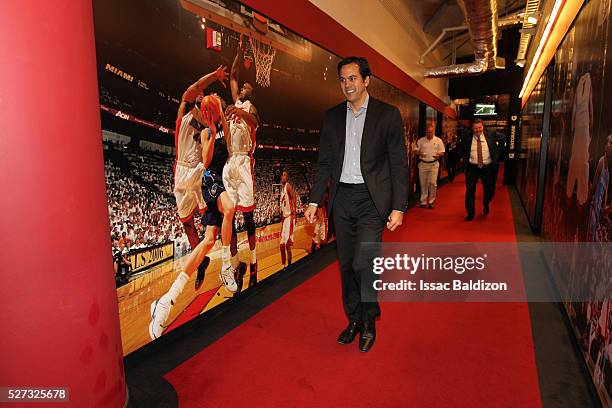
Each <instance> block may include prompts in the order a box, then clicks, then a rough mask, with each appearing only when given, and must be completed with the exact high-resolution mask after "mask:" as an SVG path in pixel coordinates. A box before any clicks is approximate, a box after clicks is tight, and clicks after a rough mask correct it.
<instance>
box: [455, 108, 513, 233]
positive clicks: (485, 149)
mask: <svg viewBox="0 0 612 408" xmlns="http://www.w3.org/2000/svg"><path fill="white" fill-rule="evenodd" d="M505 143H506V136H504V135H502V134H501V133H498V132H496V131H487V132H485V131H484V124H483V121H482V119H474V121H473V122H472V133H471V134H468V135H467V137H464V138H463V139H462V140H461V142H460V146H459V149H460V151H461V154H462V155H463V160H464V163H465V210H466V211H467V216H466V217H465V220H466V221H472V220H473V219H474V216H475V215H476V184H477V183H478V179H481V180H482V189H483V198H482V205H483V209H482V212H483V213H484V215H487V214H489V203H490V202H491V200H492V199H493V196H494V195H495V182H496V179H497V170H498V169H499V158H500V155H501V150H502V149H503V148H504V145H505Z"/></svg>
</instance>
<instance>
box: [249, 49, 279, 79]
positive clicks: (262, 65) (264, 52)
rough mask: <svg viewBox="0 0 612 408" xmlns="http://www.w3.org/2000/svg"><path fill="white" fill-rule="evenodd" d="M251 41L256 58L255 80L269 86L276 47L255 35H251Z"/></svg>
mask: <svg viewBox="0 0 612 408" xmlns="http://www.w3.org/2000/svg"><path fill="white" fill-rule="evenodd" d="M249 43H250V44H251V51H252V52H253V58H254V59H255V81H256V82H257V83H258V84H259V85H261V86H263V87H269V86H270V71H271V70H272V61H274V56H275V55H276V49H275V48H274V47H273V46H271V45H268V44H264V43H262V42H261V41H258V40H256V39H255V38H253V37H249Z"/></svg>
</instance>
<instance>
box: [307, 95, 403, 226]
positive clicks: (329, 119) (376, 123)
mask: <svg viewBox="0 0 612 408" xmlns="http://www.w3.org/2000/svg"><path fill="white" fill-rule="evenodd" d="M346 111H347V102H346V101H344V102H342V103H341V104H339V105H336V106H334V107H333V108H331V109H330V110H328V111H327V112H325V119H324V121H323V128H322V130H321V139H320V141H319V162H318V167H317V174H316V177H315V181H314V185H313V187H312V191H311V193H310V202H311V203H317V204H319V205H320V204H321V200H322V199H323V195H324V194H325V190H326V189H327V185H328V182H329V181H330V180H331V183H330V186H329V187H330V188H329V202H328V204H327V214H329V215H330V216H331V210H332V208H333V203H334V198H335V196H336V191H337V189H338V183H339V182H340V174H341V173H342V163H343V161H344V145H345V140H346ZM360 163H361V174H362V176H363V179H364V181H365V184H366V186H367V188H368V190H369V192H370V195H371V196H372V199H373V200H374V204H375V206H376V209H377V210H378V213H379V214H380V216H381V218H383V219H384V220H386V219H387V217H388V216H389V214H390V213H391V210H399V211H405V210H406V207H407V205H408V158H407V156H406V143H405V141H404V128H403V122H402V117H401V115H400V113H399V110H398V109H397V108H396V107H395V106H392V105H389V104H386V103H384V102H382V101H379V100H377V99H374V98H372V96H370V100H369V102H368V108H367V110H366V118H365V123H364V126H363V136H362V139H361V160H360Z"/></svg>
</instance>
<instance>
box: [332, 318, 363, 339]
mask: <svg viewBox="0 0 612 408" xmlns="http://www.w3.org/2000/svg"><path fill="white" fill-rule="evenodd" d="M361 331H362V325H361V323H359V322H349V324H348V326H347V327H346V329H344V330H343V331H342V333H340V336H339V337H338V343H340V344H350V343H352V342H353V340H355V337H356V336H357V333H359V332H361Z"/></svg>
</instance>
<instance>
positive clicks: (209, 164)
mask: <svg viewBox="0 0 612 408" xmlns="http://www.w3.org/2000/svg"><path fill="white" fill-rule="evenodd" d="M201 106H202V111H204V114H203V115H202V117H203V121H204V124H205V126H206V127H205V128H204V129H203V130H202V131H201V133H200V141H201V145H202V147H201V149H202V153H201V154H202V164H203V166H204V167H205V168H206V171H204V173H203V175H202V179H201V180H202V191H203V197H204V201H205V203H206V207H207V208H206V212H205V214H204V217H203V220H202V221H203V223H204V225H206V232H205V233H204V239H203V240H202V241H201V242H200V243H199V244H198V245H197V246H196V247H195V248H194V250H193V251H192V252H191V254H190V255H188V256H187V259H186V261H184V264H183V265H181V266H179V271H180V272H179V275H178V277H177V278H176V280H175V281H174V282H173V283H172V286H171V287H170V289H169V290H168V292H166V293H165V294H164V295H163V296H162V297H161V298H159V299H157V300H155V301H154V302H153V303H151V323H150V324H149V335H150V336H151V339H156V338H158V337H159V336H161V334H162V333H163V331H164V329H165V324H166V320H167V319H168V315H169V314H170V310H171V309H172V306H173V305H174V303H175V302H176V299H177V297H178V296H179V295H180V294H181V292H182V291H183V288H184V287H185V284H186V283H187V281H188V280H189V278H190V276H191V275H192V274H193V272H194V271H195V270H196V269H197V268H198V266H199V265H201V264H202V261H203V260H204V258H205V257H206V254H208V252H209V251H210V250H211V249H212V248H213V246H214V245H215V241H216V239H217V234H218V233H219V229H221V245H222V247H221V251H222V252H221V262H222V266H221V272H220V273H219V277H220V279H221V282H222V283H223V285H224V286H225V288H226V289H227V290H228V291H230V292H232V293H234V292H236V291H237V290H238V286H237V283H236V281H235V278H234V276H235V273H236V271H235V269H234V268H233V267H232V266H231V264H230V247H229V245H230V240H231V238H232V222H233V218H234V203H233V202H232V199H231V197H230V196H229V194H228V193H227V192H226V191H225V188H224V186H223V181H222V179H221V172H222V171H223V167H224V166H225V162H226V160H227V157H228V151H227V139H226V138H227V136H225V135H228V134H229V126H228V124H227V122H226V120H225V117H224V115H223V108H222V103H221V100H220V99H219V97H217V96H211V95H208V96H205V97H204V98H203V100H202V102H201Z"/></svg>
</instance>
